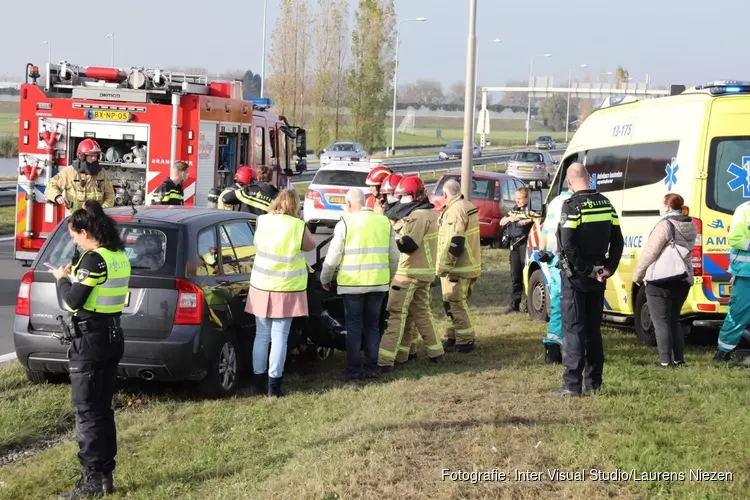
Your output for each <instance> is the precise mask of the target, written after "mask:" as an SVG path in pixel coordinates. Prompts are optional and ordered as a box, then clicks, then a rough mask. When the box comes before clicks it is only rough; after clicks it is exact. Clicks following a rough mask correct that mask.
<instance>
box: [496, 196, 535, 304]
mask: <svg viewBox="0 0 750 500" xmlns="http://www.w3.org/2000/svg"><path fill="white" fill-rule="evenodd" d="M533 222H534V220H533V219H532V218H531V215H530V214H529V190H528V188H525V187H521V188H518V189H516V205H515V206H514V207H513V209H512V210H511V211H510V212H508V215H506V216H505V217H503V218H502V219H500V225H501V226H503V231H505V234H506V235H507V237H508V239H509V242H510V275H511V280H512V289H511V295H510V304H509V305H508V309H506V311H505V313H506V314H510V313H516V312H519V311H520V309H521V296H522V294H523V266H524V262H525V261H526V240H527V238H528V237H529V232H530V231H531V227H532V225H533V224H532V223H533Z"/></svg>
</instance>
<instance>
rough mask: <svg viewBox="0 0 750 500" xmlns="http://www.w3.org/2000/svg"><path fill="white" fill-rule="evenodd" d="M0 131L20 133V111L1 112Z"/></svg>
mask: <svg viewBox="0 0 750 500" xmlns="http://www.w3.org/2000/svg"><path fill="white" fill-rule="evenodd" d="M0 132H13V133H16V134H17V133H18V113H7V112H6V113H3V112H0Z"/></svg>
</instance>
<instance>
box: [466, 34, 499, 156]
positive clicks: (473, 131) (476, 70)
mask: <svg viewBox="0 0 750 500" xmlns="http://www.w3.org/2000/svg"><path fill="white" fill-rule="evenodd" d="M483 43H503V41H502V40H500V39H499V38H495V39H494V40H484V41H482V42H478V43H477V62H476V63H475V64H474V93H473V95H474V100H473V101H472V103H471V109H473V110H474V112H476V109H477V82H478V81H479V47H481V46H482V44H483ZM475 118H476V116H475ZM476 123H477V122H476V120H475V119H473V120H471V143H472V146H471V147H472V152H473V148H474V136H475V135H476Z"/></svg>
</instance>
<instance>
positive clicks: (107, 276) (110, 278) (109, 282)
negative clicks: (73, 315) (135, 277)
mask: <svg viewBox="0 0 750 500" xmlns="http://www.w3.org/2000/svg"><path fill="white" fill-rule="evenodd" d="M94 252H96V253H98V254H99V255H100V256H101V257H102V259H104V263H105V264H106V265H107V271H106V273H105V272H100V273H96V272H93V271H92V272H89V273H88V275H87V276H86V277H85V278H84V279H82V280H81V281H78V273H77V272H76V271H77V269H78V264H79V263H80V260H79V261H78V263H76V265H75V267H74V268H73V270H72V276H73V280H74V282H78V283H81V284H83V285H86V286H89V287H92V290H91V293H90V294H89V296H88V298H87V299H86V302H85V303H84V304H83V308H82V309H84V310H86V311H90V312H98V313H103V314H116V313H121V312H122V311H123V309H125V304H126V303H127V300H128V286H129V284H130V260H129V259H128V256H127V255H126V254H125V252H121V251H118V252H113V251H111V250H107V249H106V248H101V247H100V248H97V249H95V250H94ZM65 307H66V308H67V309H68V310H69V311H73V312H75V310H73V309H71V308H70V307H68V305H67V304H66V305H65Z"/></svg>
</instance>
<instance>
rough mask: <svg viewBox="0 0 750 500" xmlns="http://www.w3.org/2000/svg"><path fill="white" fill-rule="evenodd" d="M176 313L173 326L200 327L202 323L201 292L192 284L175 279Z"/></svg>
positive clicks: (184, 280)
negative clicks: (176, 293) (177, 293)
mask: <svg viewBox="0 0 750 500" xmlns="http://www.w3.org/2000/svg"><path fill="white" fill-rule="evenodd" d="M175 284H176V285H177V291H178V292H179V296H178V297H177V312H176V313H175V315H174V324H175V325H200V324H201V322H202V321H203V290H201V289H200V287H198V286H197V285H195V284H194V283H192V282H190V281H188V280H186V279H182V278H176V279H175Z"/></svg>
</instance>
